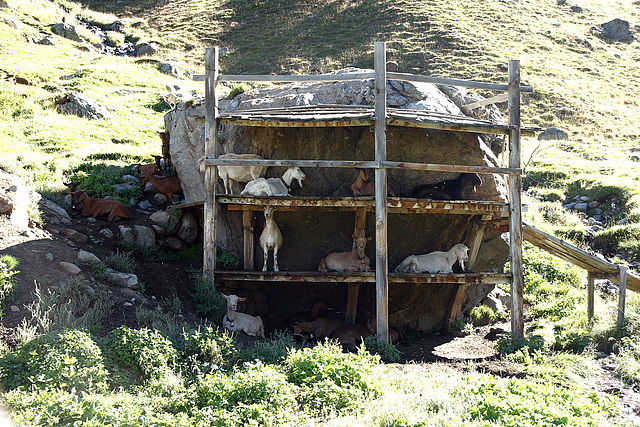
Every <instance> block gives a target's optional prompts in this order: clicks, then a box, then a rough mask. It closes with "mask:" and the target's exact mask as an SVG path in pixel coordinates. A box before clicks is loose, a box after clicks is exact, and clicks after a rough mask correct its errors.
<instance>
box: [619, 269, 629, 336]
mask: <svg viewBox="0 0 640 427" xmlns="http://www.w3.org/2000/svg"><path fill="white" fill-rule="evenodd" d="M618 268H619V269H620V296H619V297H618V331H619V332H620V333H621V332H622V328H623V326H624V306H625V299H626V297H627V266H625V265H619V266H618Z"/></svg>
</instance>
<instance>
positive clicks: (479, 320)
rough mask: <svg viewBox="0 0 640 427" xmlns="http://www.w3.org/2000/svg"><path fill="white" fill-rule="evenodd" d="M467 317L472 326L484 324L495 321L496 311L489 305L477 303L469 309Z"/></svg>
mask: <svg viewBox="0 0 640 427" xmlns="http://www.w3.org/2000/svg"><path fill="white" fill-rule="evenodd" d="M469 319H471V323H473V326H485V325H488V324H490V323H493V322H495V321H496V313H495V312H494V311H493V309H492V308H491V307H487V306H486V305H479V306H477V307H472V308H471V310H469Z"/></svg>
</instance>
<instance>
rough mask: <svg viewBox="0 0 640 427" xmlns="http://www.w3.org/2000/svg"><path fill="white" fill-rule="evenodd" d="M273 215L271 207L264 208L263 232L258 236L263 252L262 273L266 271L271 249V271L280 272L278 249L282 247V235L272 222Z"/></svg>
mask: <svg viewBox="0 0 640 427" xmlns="http://www.w3.org/2000/svg"><path fill="white" fill-rule="evenodd" d="M273 213H274V209H273V206H266V207H265V208H264V217H265V219H266V222H265V224H264V230H262V234H261V235H260V246H262V250H263V251H264V265H263V266H262V271H267V259H268V258H269V249H273V271H280V269H278V249H279V248H280V246H282V233H280V229H279V228H278V225H277V224H276V222H275V221H274V220H273Z"/></svg>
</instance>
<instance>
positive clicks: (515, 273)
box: [508, 59, 524, 338]
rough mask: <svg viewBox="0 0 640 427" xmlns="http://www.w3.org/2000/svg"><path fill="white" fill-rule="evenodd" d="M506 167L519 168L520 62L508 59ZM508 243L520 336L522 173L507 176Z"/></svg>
mask: <svg viewBox="0 0 640 427" xmlns="http://www.w3.org/2000/svg"><path fill="white" fill-rule="evenodd" d="M508 86H509V126H510V127H511V131H510V134H509V144H510V150H509V167H510V168H520V163H521V161H520V157H521V155H520V145H521V141H520V61H518V60H514V59H511V60H509V83H508ZM508 180H509V235H510V238H509V246H510V254H511V276H512V279H511V334H512V335H513V337H514V338H522V337H524V313H523V307H522V305H523V300H522V294H523V288H524V274H523V269H522V202H521V200H520V193H521V191H522V176H521V175H509V178H508Z"/></svg>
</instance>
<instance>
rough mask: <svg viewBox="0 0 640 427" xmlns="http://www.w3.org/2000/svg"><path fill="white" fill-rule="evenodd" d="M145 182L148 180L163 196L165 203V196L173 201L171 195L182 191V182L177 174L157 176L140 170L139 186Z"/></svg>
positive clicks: (142, 185)
mask: <svg viewBox="0 0 640 427" xmlns="http://www.w3.org/2000/svg"><path fill="white" fill-rule="evenodd" d="M147 182H150V183H151V185H153V186H154V187H155V188H156V189H157V190H158V192H160V193H161V194H162V195H163V196H164V203H165V204H167V198H169V201H170V202H173V195H174V194H176V193H180V192H181V191H182V184H181V183H180V178H178V176H177V175H176V176H167V177H164V178H158V177H157V176H155V175H153V174H150V173H148V172H142V174H141V175H140V187H144V186H145V184H146V183H147Z"/></svg>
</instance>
